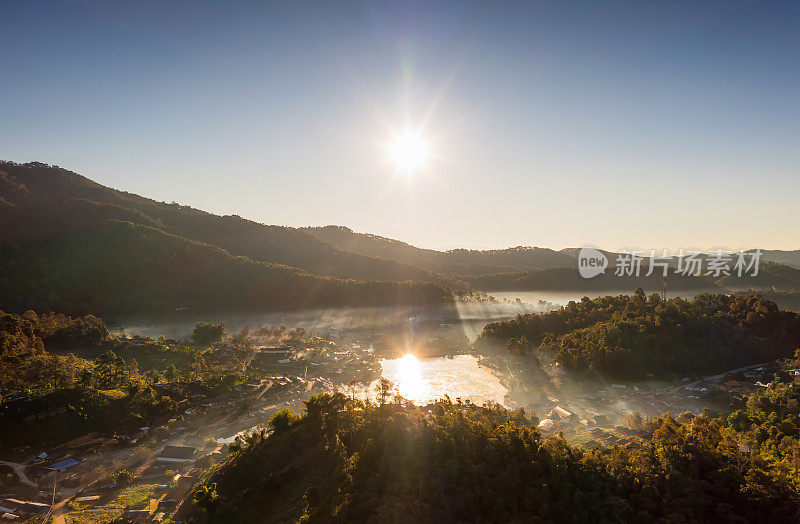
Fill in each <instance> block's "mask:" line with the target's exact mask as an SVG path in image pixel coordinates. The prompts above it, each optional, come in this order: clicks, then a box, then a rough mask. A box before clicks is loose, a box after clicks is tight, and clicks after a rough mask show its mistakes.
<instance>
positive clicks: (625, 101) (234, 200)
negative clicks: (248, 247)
mask: <svg viewBox="0 0 800 524" xmlns="http://www.w3.org/2000/svg"><path fill="white" fill-rule="evenodd" d="M768 7H769V8H768ZM798 22H800V6H798V5H787V4H781V3H774V4H772V3H769V6H767V4H765V3H752V2H731V3H725V4H719V3H670V4H668V5H667V4H664V5H653V4H651V5H642V4H639V3H627V2H620V3H614V4H606V5H600V4H595V3H588V2H587V3H584V4H582V5H580V6H578V8H577V9H576V6H575V5H574V4H573V5H571V6H561V5H555V4H549V3H536V4H533V5H525V6H515V8H514V9H510V8H508V9H504V8H502V7H501V8H498V7H497V6H488V5H484V4H462V3H437V4H435V5H432V4H428V3H416V2H408V3H392V4H386V3H380V2H346V3H337V4H336V5H335V6H332V5H328V4H323V3H320V4H314V3H309V4H304V6H302V7H299V6H291V7H290V6H288V5H285V6H284V5H261V4H258V3H242V4H237V6H236V9H231V8H230V7H229V6H222V5H215V4H213V3H207V2H191V3H170V4H158V3H150V2H142V3H137V4H114V5H111V4H105V3H100V2H85V3H80V4H71V5H66V4H32V3H22V2H18V3H6V4H4V5H3V6H1V7H0V32H2V34H3V35H4V36H5V39H6V41H8V42H13V44H14V45H13V46H5V47H4V48H2V49H0V70H2V71H3V76H2V78H0V109H2V111H3V119H2V120H1V121H0V143H2V145H3V146H2V150H0V156H2V157H4V158H6V159H8V160H14V161H17V162H28V161H34V160H36V161H42V162H47V163H51V164H57V165H60V166H62V167H65V168H67V169H70V170H72V171H75V172H78V173H80V174H82V175H84V176H87V177H89V178H91V179H93V180H96V181H97V182H99V183H102V184H104V185H107V186H110V187H114V188H117V189H122V190H126V191H130V192H133V193H137V194H140V195H143V196H147V197H150V198H154V199H157V200H161V201H166V202H170V201H176V202H180V203H182V204H186V205H190V206H192V207H195V208H199V209H203V210H206V211H210V212H214V213H218V214H237V215H240V216H242V217H245V218H249V219H252V220H255V221H257V222H262V223H265V224H277V225H287V226H294V227H303V226H310V225H311V226H313V225H327V224H335V225H343V226H347V227H350V228H351V229H353V230H354V231H356V232H362V233H372V234H376V235H380V236H384V237H387V238H393V239H398V240H402V241H404V242H407V243H409V244H412V245H415V246H419V247H425V248H433V249H451V248H455V247H463V248H472V249H478V248H480V249H502V248H507V247H512V246H538V247H549V248H552V249H561V248H564V247H578V246H582V245H586V244H591V245H594V246H597V247H600V248H603V249H608V250H618V249H620V248H625V247H628V248H641V249H651V248H653V249H661V248H668V249H671V250H677V249H679V248H697V247H699V248H702V249H706V250H708V249H715V248H717V247H724V248H729V249H738V248H756V247H759V248H762V249H797V248H798V247H800V246H798V245H797V244H796V243H794V242H796V239H797V238H800V207H798V206H797V205H796V202H797V197H798V195H800V177H798V176H797V174H798V173H797V166H799V165H800V148H798V147H797V144H798V143H800V33H798V32H797V31H796V30H795V28H796V27H797V24H798ZM405 129H409V130H412V131H414V132H415V133H416V132H419V135H420V136H421V137H422V140H423V141H424V144H425V146H426V148H427V150H426V154H425V155H423V156H424V157H425V158H424V159H417V160H419V161H418V162H416V161H414V159H413V158H411V159H408V158H404V159H403V162H404V163H408V162H409V161H414V162H412V163H415V165H414V169H413V172H411V170H410V169H409V170H408V171H409V172H399V171H398V166H397V165H394V164H393V163H392V161H390V159H389V158H388V156H390V155H387V144H390V143H391V142H392V141H393V140H394V138H393V137H394V136H395V135H397V134H398V133H402V132H403V130H405ZM412 156H413V155H412ZM395 163H396V162H395ZM764 210H766V211H764ZM776 224H779V226H780V227H775V225H776Z"/></svg>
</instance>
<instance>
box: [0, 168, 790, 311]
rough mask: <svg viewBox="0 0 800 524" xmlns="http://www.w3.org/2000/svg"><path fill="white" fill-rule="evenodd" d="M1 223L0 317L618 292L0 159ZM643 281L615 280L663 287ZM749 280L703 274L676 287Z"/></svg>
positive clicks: (510, 260) (492, 254) (768, 280)
mask: <svg viewBox="0 0 800 524" xmlns="http://www.w3.org/2000/svg"><path fill="white" fill-rule="evenodd" d="M0 224H2V228H0V249H2V252H3V257H2V259H0V309H6V310H21V309H25V308H36V309H57V310H60V311H65V312H70V313H76V314H77V313H85V312H96V313H103V312H113V313H133V312H141V311H142V310H148V311H163V310H170V309H176V308H193V309H204V310H205V309H215V308H217V309H279V308H299V307H318V306H331V305H378V304H381V305H390V304H428V303H442V302H447V301H449V300H451V294H450V289H454V288H465V287H471V288H478V289H484V290H490V291H491V290H500V289H515V290H526V289H529V290H536V289H548V290H550V289H570V290H572V289H576V288H579V289H586V290H594V289H619V285H620V281H619V280H614V279H610V278H599V279H597V280H593V281H583V280H581V279H579V277H578V275H577V272H576V271H575V268H576V264H577V253H578V249H577V248H568V249H563V250H561V251H555V250H552V249H547V248H538V247H514V248H509V249H499V250H486V251H479V250H466V249H455V250H450V251H436V250H431V249H421V248H418V247H415V246H412V245H410V244H407V243H404V242H400V241H397V240H392V239H389V238H384V237H380V236H376V235H370V234H363V233H355V232H353V231H352V230H350V229H348V228H346V227H341V226H325V227H309V228H291V227H283V226H269V225H264V224H260V223H257V222H253V221H251V220H246V219H244V218H241V217H239V216H235V215H234V216H218V215H213V214H211V213H207V212H204V211H200V210H197V209H193V208H191V207H188V206H182V205H179V204H175V203H171V204H167V203H164V202H157V201H155V200H152V199H149V198H145V197H141V196H139V195H135V194H131V193H127V192H123V191H118V190H115V189H112V188H109V187H105V186H102V185H100V184H98V183H96V182H93V181H92V180H89V179H88V178H85V177H83V176H81V175H78V174H77V173H73V172H71V171H68V170H66V169H63V168H60V167H57V166H49V165H46V164H42V163H37V162H32V163H28V164H18V163H15V162H0ZM609 256H610V257H612V259H613V257H614V256H615V255H614V254H613V253H610V254H609ZM762 258H763V260H771V261H773V262H775V264H770V265H769V267H768V268H767V269H766V270H765V272H764V274H763V275H762V277H761V279H760V280H759V281H758V282H757V284H756V287H770V286H777V287H779V288H781V289H792V288H799V289H800V269H799V268H800V250H798V251H767V252H764V254H763V257H762ZM650 280H652V282H651V281H650ZM650 280H647V279H641V281H639V280H637V279H631V280H630V281H626V282H625V284H624V285H625V286H626V287H628V286H633V287H632V289H635V287H636V286H638V285H640V284H644V286H643V287H654V286H655V287H658V285H660V284H659V282H658V281H657V279H650ZM753 284H754V281H748V282H747V283H746V285H745V284H742V285H737V283H736V282H734V281H732V280H731V279H730V278H728V279H725V281H717V282H714V281H712V280H710V279H708V278H699V279H686V280H685V281H683V280H682V279H677V280H676V281H675V283H674V284H671V285H675V286H676V289H679V288H680V289H682V288H703V287H709V286H720V285H725V286H727V287H732V288H733V287H754V285H753Z"/></svg>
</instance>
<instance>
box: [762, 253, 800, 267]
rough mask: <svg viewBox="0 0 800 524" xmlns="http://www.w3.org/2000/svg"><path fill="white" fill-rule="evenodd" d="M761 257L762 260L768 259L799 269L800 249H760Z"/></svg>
mask: <svg viewBox="0 0 800 524" xmlns="http://www.w3.org/2000/svg"><path fill="white" fill-rule="evenodd" d="M761 257H762V258H763V259H764V260H769V261H770V262H775V263H778V264H783V265H786V266H791V267H793V268H795V269H800V249H794V250H791V251H782V250H779V249H773V250H769V249H768V250H762V251H761Z"/></svg>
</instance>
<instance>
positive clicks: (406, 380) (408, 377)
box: [397, 353, 425, 400]
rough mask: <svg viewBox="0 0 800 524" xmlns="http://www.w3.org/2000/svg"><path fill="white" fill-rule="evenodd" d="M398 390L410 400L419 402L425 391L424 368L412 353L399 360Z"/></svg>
mask: <svg viewBox="0 0 800 524" xmlns="http://www.w3.org/2000/svg"><path fill="white" fill-rule="evenodd" d="M397 382H398V383H397V389H398V392H399V393H400V394H401V395H402V396H403V397H405V398H407V399H409V400H418V399H420V398H421V397H422V395H423V393H424V390H425V382H424V381H423V380H422V368H421V366H420V364H419V360H417V357H415V356H414V355H412V354H411V353H408V354H406V355H405V356H403V357H402V358H399V359H397Z"/></svg>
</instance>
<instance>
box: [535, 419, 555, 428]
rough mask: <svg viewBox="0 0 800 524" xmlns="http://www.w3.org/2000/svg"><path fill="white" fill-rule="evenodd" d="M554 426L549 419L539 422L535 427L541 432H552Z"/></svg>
mask: <svg viewBox="0 0 800 524" xmlns="http://www.w3.org/2000/svg"><path fill="white" fill-rule="evenodd" d="M554 426H555V422H553V421H552V420H551V419H549V418H544V419H542V420H541V421H540V422H539V425H538V426H537V427H538V428H539V429H540V430H541V431H553V427H554Z"/></svg>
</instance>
